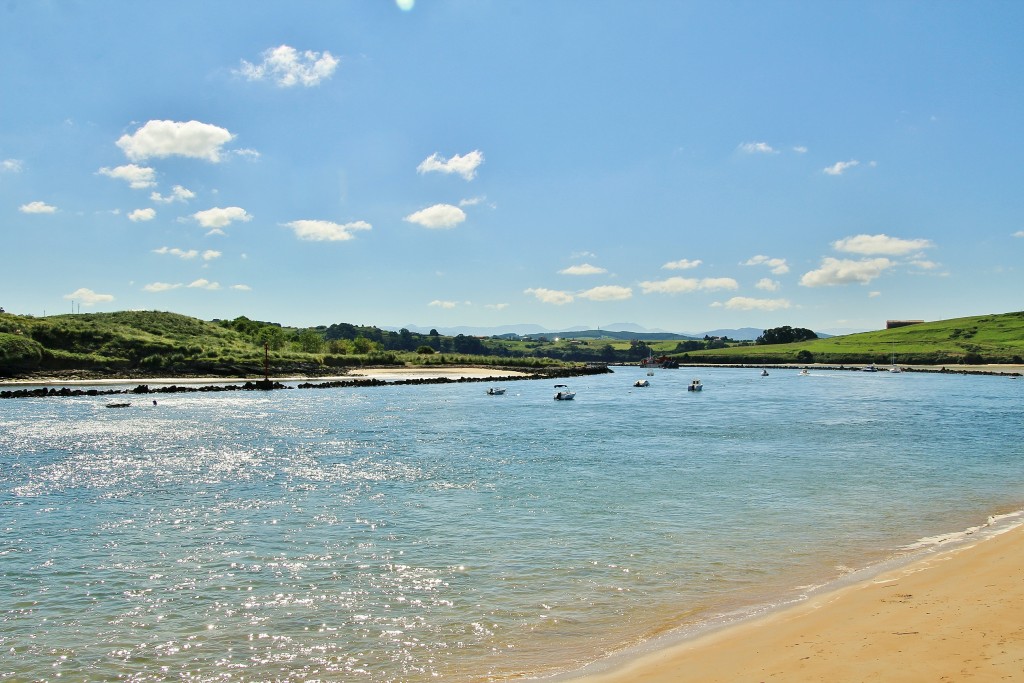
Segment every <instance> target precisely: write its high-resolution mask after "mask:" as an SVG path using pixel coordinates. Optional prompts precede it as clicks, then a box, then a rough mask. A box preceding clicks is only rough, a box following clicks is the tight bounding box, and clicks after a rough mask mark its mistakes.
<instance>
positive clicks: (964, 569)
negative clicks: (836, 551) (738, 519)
mask: <svg viewBox="0 0 1024 683" xmlns="http://www.w3.org/2000/svg"><path fill="white" fill-rule="evenodd" d="M572 680H573V681H574V683H627V682H628V683H670V682H671V683H680V682H686V681H700V682H701V683H705V682H709V681H729V682H743V681H829V682H831V683H835V682H842V681H894V682H895V681H965V680H977V681H995V680H1024V526H1017V527H1015V528H1011V529H1009V530H1007V531H1004V532H1003V533H1000V534H998V535H995V536H992V537H989V538H984V539H981V540H978V541H977V542H973V543H971V544H969V545H967V544H965V545H960V546H958V547H955V548H952V549H948V550H941V551H940V550H935V551H933V552H931V553H929V554H928V555H926V556H925V557H923V558H921V559H918V560H916V561H914V562H912V563H910V564H907V565H905V566H902V567H899V568H897V569H891V570H889V571H885V572H883V573H881V574H878V575H877V576H874V577H872V578H870V579H868V580H865V581H862V582H859V583H856V584H854V585H850V586H846V587H843V588H840V589H837V590H834V591H831V592H826V593H822V594H820V595H816V596H813V597H811V598H808V599H807V600H806V601H804V602H801V603H798V604H797V605H795V606H792V607H789V608H787V609H784V610H782V611H779V612H775V613H772V614H769V615H766V616H763V617H760V618H756V619H753V620H750V621H745V622H742V623H740V624H737V625H734V626H730V627H727V628H725V629H722V630H719V631H716V632H712V633H709V634H707V635H703V636H699V637H697V638H695V639H692V640H688V641H684V642H680V643H677V644H675V645H672V646H669V647H667V648H664V649H661V650H657V651H654V652H650V653H647V654H643V655H639V656H637V657H635V658H631V659H628V660H627V661H626V662H625V663H623V664H621V665H618V666H616V667H614V668H611V669H608V670H606V671H601V672H598V673H593V674H590V675H583V676H582V677H579V676H577V677H573V678H572Z"/></svg>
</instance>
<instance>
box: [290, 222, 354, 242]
mask: <svg viewBox="0 0 1024 683" xmlns="http://www.w3.org/2000/svg"><path fill="white" fill-rule="evenodd" d="M284 227H286V228H291V229H292V231H294V232H295V236H296V237H298V238H299V239H300V240H306V241H308V242H347V241H348V240H354V239H355V238H356V236H355V235H354V234H353V233H354V232H358V231H362V230H370V229H372V228H373V226H371V225H370V224H369V223H367V222H366V221H353V222H352V223H333V222H331V221H319V220H300V221H292V222H291V223H285V224H284Z"/></svg>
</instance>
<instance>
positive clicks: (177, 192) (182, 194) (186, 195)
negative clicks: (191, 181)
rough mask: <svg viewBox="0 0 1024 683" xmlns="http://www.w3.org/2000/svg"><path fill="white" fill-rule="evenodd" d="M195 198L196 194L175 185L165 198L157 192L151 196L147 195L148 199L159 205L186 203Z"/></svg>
mask: <svg viewBox="0 0 1024 683" xmlns="http://www.w3.org/2000/svg"><path fill="white" fill-rule="evenodd" d="M195 196H196V193H195V192H193V191H192V190H189V189H186V188H184V187H182V186H181V185H175V186H174V187H173V188H171V193H170V194H169V195H167V196H166V197H164V196H163V195H161V194H160V193H159V192H153V193H152V194H150V195H149V198H150V199H151V200H153V201H154V202H159V203H161V204H170V203H171V202H187V201H188V200H190V199H192V198H194V197H195Z"/></svg>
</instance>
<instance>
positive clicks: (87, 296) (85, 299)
mask: <svg viewBox="0 0 1024 683" xmlns="http://www.w3.org/2000/svg"><path fill="white" fill-rule="evenodd" d="M64 298H65V299H69V300H71V301H77V302H79V303H82V304H85V305H86V306H95V305H96V304H102V303H106V302H108V301H113V300H114V296H113V295H112V294H97V293H96V292H94V291H92V290H91V289H88V288H86V287H81V288H80V289H76V290H75V291H73V292H71V293H70V294H65V295H64Z"/></svg>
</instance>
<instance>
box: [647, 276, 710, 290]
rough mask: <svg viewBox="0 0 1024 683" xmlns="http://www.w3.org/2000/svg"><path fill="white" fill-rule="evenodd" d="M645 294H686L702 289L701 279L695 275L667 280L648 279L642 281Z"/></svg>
mask: <svg viewBox="0 0 1024 683" xmlns="http://www.w3.org/2000/svg"><path fill="white" fill-rule="evenodd" d="M640 289H641V290H643V293H644V294H686V293H689V292H696V291H697V290H698V289H700V280H698V279H697V278H695V277H678V276H677V277H670V278H668V279H665V280H648V281H646V282H641V283H640Z"/></svg>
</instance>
